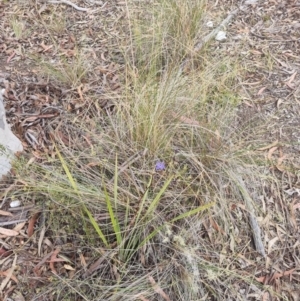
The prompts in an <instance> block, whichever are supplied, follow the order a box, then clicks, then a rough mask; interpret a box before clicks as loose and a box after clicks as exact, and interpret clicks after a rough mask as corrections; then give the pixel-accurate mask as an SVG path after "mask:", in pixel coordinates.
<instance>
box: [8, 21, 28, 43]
mask: <svg viewBox="0 0 300 301" xmlns="http://www.w3.org/2000/svg"><path fill="white" fill-rule="evenodd" d="M10 25H11V27H12V29H13V32H14V35H15V37H16V38H17V39H20V38H22V37H23V35H24V28H25V26H24V23H23V22H21V21H19V20H18V19H17V18H15V17H13V18H12V20H11V21H10Z"/></svg>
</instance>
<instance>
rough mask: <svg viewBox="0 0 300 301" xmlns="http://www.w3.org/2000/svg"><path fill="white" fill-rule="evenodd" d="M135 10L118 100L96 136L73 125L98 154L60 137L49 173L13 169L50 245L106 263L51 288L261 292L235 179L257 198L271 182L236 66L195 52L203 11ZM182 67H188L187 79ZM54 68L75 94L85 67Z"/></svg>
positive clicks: (45, 167)
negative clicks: (37, 208) (38, 209)
mask: <svg viewBox="0 0 300 301" xmlns="http://www.w3.org/2000/svg"><path fill="white" fill-rule="evenodd" d="M140 5H142V4H139V5H138V6H134V5H133V4H130V3H128V5H127V18H128V22H129V27H130V34H129V35H130V38H131V39H130V43H128V45H127V49H126V52H125V58H126V68H125V76H124V82H123V87H122V90H121V93H122V96H121V97H120V99H121V101H119V102H116V103H114V109H113V111H110V112H108V111H107V112H106V113H105V114H104V113H103V116H102V117H101V119H100V118H98V117H97V120H96V122H95V123H94V124H95V127H87V126H86V124H85V122H84V121H83V122H82V123H78V124H77V126H78V127H80V129H81V132H82V133H84V135H86V137H89V139H90V141H91V144H88V145H86V147H79V145H76V144H75V145H73V146H72V148H66V147H64V144H63V143H61V144H60V141H59V139H57V141H56V148H57V150H56V154H57V155H56V156H55V157H53V158H49V163H50V164H45V163H43V164H41V165H37V164H32V165H31V166H30V168H29V169H26V170H24V169H23V170H22V168H20V169H19V170H18V173H19V175H20V177H22V178H23V179H26V180H25V182H26V185H25V186H24V188H23V189H24V190H26V197H28V198H30V197H32V196H34V198H35V199H36V200H37V201H40V202H43V203H44V205H45V208H46V209H45V214H46V216H47V224H46V225H47V226H46V233H47V235H49V236H51V237H57V239H58V238H59V237H60V236H61V235H62V234H61V233H62V232H63V238H61V239H62V240H63V241H64V243H65V244H67V243H68V242H70V241H72V243H73V246H74V247H75V248H78V249H80V250H81V251H82V252H83V253H84V255H83V256H85V257H86V258H89V262H95V261H96V260H98V259H99V258H102V260H101V263H99V266H98V267H97V268H95V269H94V270H93V269H92V268H91V267H90V266H88V267H83V266H80V264H78V262H77V263H76V272H75V273H74V274H73V276H72V277H71V278H69V277H67V276H66V277H61V276H57V278H55V280H53V282H52V283H51V284H49V286H48V289H49V290H51V294H52V297H53V298H54V299H55V300H100V299H101V300H108V301H113V300H124V301H125V300H153V301H154V300H183V301H187V300H230V298H231V297H232V296H237V295H239V296H241V295H240V294H241V289H240V288H241V287H242V288H243V287H245V286H249V285H253V286H256V287H259V286H258V285H257V283H254V281H253V277H252V276H250V275H248V274H247V272H246V270H244V267H245V266H247V264H246V263H245V261H244V259H243V258H245V257H244V255H245V254H246V253H247V252H248V253H249V252H253V255H250V257H251V258H252V259H253V260H255V256H256V255H255V251H254V247H253V245H252V244H251V233H250V232H251V230H250V228H249V226H248V223H247V212H246V210H242V209H241V210H239V209H238V208H240V207H238V208H237V207H236V203H242V200H241V195H240V192H239V190H238V188H237V187H236V185H235V182H234V181H233V180H232V179H230V177H228V174H229V171H230V172H233V173H235V174H238V175H239V176H240V177H242V178H243V179H244V180H245V181H246V183H248V184H249V183H251V185H250V186H251V191H250V192H251V193H252V192H255V191H259V190H260V189H261V183H262V182H261V179H262V181H269V179H267V178H266V177H263V170H264V166H263V164H262V163H261V161H259V162H260V164H259V165H257V163H256V162H257V160H258V157H256V154H255V151H254V150H253V149H251V141H249V139H250V138H249V137H248V136H247V133H248V132H247V128H245V129H244V131H243V132H242V130H241V129H240V128H239V127H238V126H237V118H236V108H237V107H238V105H239V102H240V100H239V97H238V95H237V93H236V92H235V85H236V76H237V74H238V73H239V62H238V61H235V60H234V59H232V60H231V59H229V58H228V57H225V56H224V57H222V54H219V55H220V57H218V58H217V59H216V58H215V57H213V56H212V55H211V54H210V52H209V51H208V48H209V47H207V49H204V50H203V51H202V52H201V53H198V54H194V53H193V46H194V44H195V42H196V40H197V38H198V37H199V36H201V26H203V25H202V24H203V21H202V16H203V14H204V13H205V6H206V3H205V1H200V0H195V1H179V0H171V1H162V2H159V3H158V2H156V1H151V2H150V4H149V3H148V4H147V8H148V9H147V10H145V7H141V6H140ZM186 58H189V59H190V61H191V63H192V64H191V68H190V70H188V71H187V72H183V73H181V72H179V71H180V66H181V63H182V62H183V60H184V59H186ZM76 64H77V63H76ZM76 64H75V65H76ZM48 67H49V68H48ZM48 67H47V68H48V70H49V73H50V74H52V75H53V76H55V77H56V79H57V80H58V81H67V84H68V85H70V86H72V87H75V86H76V85H78V84H79V83H80V81H81V79H82V77H83V76H84V75H86V73H85V71H86V69H85V68H84V67H83V61H82V60H81V61H80V63H78V64H77V65H76V67H74V66H73V65H70V66H69V67H66V66H65V67H64V68H63V67H62V68H60V69H59V70H58V69H54V68H53V67H51V66H48ZM68 68H70V69H68ZM45 70H46V69H45ZM257 126H258V125H257ZM241 137H243V138H241ZM158 163H161V164H162V165H160V167H158V165H157V164H158ZM22 193H24V191H23V192H22ZM233 208H234V210H233ZM62 230H63V231H62ZM247 256H248V255H247ZM74 260H75V259H74ZM73 264H75V262H73ZM237 283H239V285H238V286H237ZM46 290H47V289H45V290H43V291H42V292H40V293H39V296H42V295H43V294H46V293H47V292H46Z"/></svg>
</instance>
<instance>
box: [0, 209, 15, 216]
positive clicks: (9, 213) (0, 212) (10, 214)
mask: <svg viewBox="0 0 300 301" xmlns="http://www.w3.org/2000/svg"><path fill="white" fill-rule="evenodd" d="M0 215H3V216H13V214H12V213H11V212H7V211H3V210H0Z"/></svg>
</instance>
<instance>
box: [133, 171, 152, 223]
mask: <svg viewBox="0 0 300 301" xmlns="http://www.w3.org/2000/svg"><path fill="white" fill-rule="evenodd" d="M152 179H153V176H152V175H151V176H150V180H149V182H148V184H147V188H146V191H145V193H144V195H143V198H142V201H141V204H140V208H139V211H138V213H137V216H136V219H135V224H137V222H138V221H139V220H140V215H141V213H142V210H143V208H144V204H145V201H146V199H147V197H148V193H149V188H150V186H151V183H152Z"/></svg>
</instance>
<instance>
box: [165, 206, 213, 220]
mask: <svg viewBox="0 0 300 301" xmlns="http://www.w3.org/2000/svg"><path fill="white" fill-rule="evenodd" d="M214 204H215V203H214V202H211V203H208V204H206V205H203V206H200V207H198V208H195V209H192V210H190V211H188V212H185V213H182V214H180V215H178V216H176V217H175V218H173V219H172V220H171V223H172V222H175V221H178V220H181V219H183V218H186V217H189V216H191V215H194V214H196V213H198V212H201V211H204V210H206V209H208V208H210V207H212V206H213V205H214Z"/></svg>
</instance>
